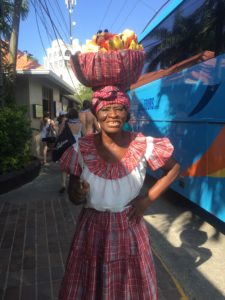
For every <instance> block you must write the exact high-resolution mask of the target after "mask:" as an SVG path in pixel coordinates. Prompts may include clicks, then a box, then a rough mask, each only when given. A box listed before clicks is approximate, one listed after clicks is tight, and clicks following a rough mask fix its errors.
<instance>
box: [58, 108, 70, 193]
mask: <svg viewBox="0 0 225 300" xmlns="http://www.w3.org/2000/svg"><path fill="white" fill-rule="evenodd" d="M66 120H67V113H66V112H64V111H61V112H60V113H59V116H58V118H57V121H58V136H59V135H60V133H61V132H62V130H63V128H64V126H65V122H66ZM67 175H68V174H67V173H66V172H63V171H61V188H60V190H59V193H60V194H62V193H64V192H65V190H66V179H67Z"/></svg>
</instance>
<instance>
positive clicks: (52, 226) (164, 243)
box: [0, 163, 225, 300]
mask: <svg viewBox="0 0 225 300" xmlns="http://www.w3.org/2000/svg"><path fill="white" fill-rule="evenodd" d="M59 181H60V173H59V170H58V165H57V164H55V163H51V164H50V165H49V166H46V167H42V169H41V173H40V175H39V177H37V178H36V179H35V180H34V181H32V182H30V183H28V184H26V185H24V186H23V187H21V188H19V189H16V190H14V191H11V192H9V193H6V194H2V195H0V299H2V300H17V299H18V300H47V299H51V300H56V299H57V295H58V288H59V284H60V282H61V279H62V276H63V270H64V264H65V260H66V257H67V254H68V249H69V246H70V242H71V240H72V236H73V232H74V227H75V224H76V219H77V216H78V213H79V208H78V207H76V206H74V205H73V204H72V203H70V202H69V200H68V198H67V195H66V194H63V195H61V194H59V193H58V190H59V188H60V186H59ZM190 216H191V215H190V212H189V211H187V210H186V209H181V208H180V207H177V206H176V205H175V204H174V206H173V207H172V210H171V208H170V207H169V206H168V203H167V202H166V201H165V199H164V198H163V197H162V199H159V200H158V201H157V203H154V204H153V205H152V207H151V210H149V212H147V213H146V216H145V219H146V222H147V225H148V227H149V231H150V234H151V237H150V238H151V240H152V246H153V250H154V257H155V263H156V271H157V277H158V286H159V299H160V300H178V299H182V300H185V299H188V298H187V296H186V294H188V295H189V299H193V300H194V299H196V300H203V299H204V300H208V299H209V300H210V299H213V300H220V299H221V300H222V299H225V297H224V295H223V291H222V289H223V281H224V276H223V274H224V270H225V268H223V267H224V263H225V262H222V260H221V258H222V257H223V260H224V249H225V248H224V247H223V246H224V240H225V239H224V236H223V235H221V234H220V233H219V232H217V236H215V235H214V243H213V241H211V244H209V245H208V248H207V249H208V250H206V249H205V247H202V245H203V244H204V243H206V240H205V239H207V236H206V232H208V231H207V230H206V227H204V226H206V225H204V224H202V223H201V226H202V227H201V230H200V223H199V221H198V220H194V218H193V217H192V218H191V217H190ZM190 219H191V221H190ZM189 221H190V222H191V224H192V227H190V226H189V227H188V226H187V224H190V223H189ZM197 225H198V227H197ZM181 228H182V230H181ZM184 229H185V230H184ZM203 229H205V230H203ZM188 230H189V232H188ZM194 230H195V233H194V234H193V232H194ZM190 231H191V232H190ZM203 231H204V232H203ZM181 232H182V234H183V235H181ZM196 232H197V234H196ZM214 233H215V232H214ZM185 234H186V235H185ZM178 235H179V237H180V239H179V242H180V241H183V243H181V244H179V242H178ZM191 239H192V240H191ZM216 239H217V240H216ZM187 242H188V243H189V244H188V243H187ZM192 242H193V243H192ZM212 243H213V244H212ZM190 245H191V246H190ZM210 247H211V248H210ZM209 248H210V249H209ZM210 261H211V262H212V263H211V264H210V263H209V262H210ZM206 263H208V264H206ZM205 264H206V269H207V268H208V272H209V273H210V275H209V276H208V278H207V275H206V274H207V272H206V270H205V269H204V268H203V266H204V265H205ZM201 268H202V273H201V272H200V271H201ZM213 272H214V273H213ZM211 275H212V277H217V278H215V282H218V285H216V284H214V283H213V280H211V279H210V276H211ZM192 279H193V280H192ZM199 291H202V292H199ZM199 295H200V296H199ZM201 295H202V296H201ZM205 295H209V296H208V297H205ZM118 300H123V299H118Z"/></svg>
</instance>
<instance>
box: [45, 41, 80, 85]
mask: <svg viewBox="0 0 225 300" xmlns="http://www.w3.org/2000/svg"><path fill="white" fill-rule="evenodd" d="M80 50H81V45H80V43H79V40H78V39H73V40H72V44H71V45H68V44H65V43H64V42H63V41H62V40H60V39H57V40H54V41H52V44H51V48H48V49H47V56H45V57H44V68H45V69H47V70H51V71H52V72H54V73H55V74H57V75H58V76H59V77H60V78H61V79H63V80H64V81H65V82H66V83H67V84H68V85H70V86H71V87H72V88H73V89H75V90H76V89H77V88H79V85H80V82H79V81H78V80H77V78H76V77H75V75H74V73H73V70H72V68H71V65H70V56H71V54H74V53H75V52H77V51H80Z"/></svg>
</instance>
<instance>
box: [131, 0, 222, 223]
mask: <svg viewBox="0 0 225 300" xmlns="http://www.w3.org/2000/svg"><path fill="white" fill-rule="evenodd" d="M139 42H140V43H141V44H142V45H143V47H144V49H145V52H146V59H145V64H144V67H143V71H142V75H141V76H140V78H139V80H138V82H137V83H135V84H133V85H132V86H131V89H130V91H129V95H130V98H131V124H132V125H133V127H134V130H138V131H142V132H143V133H144V134H145V135H151V136H154V137H162V136H168V137H169V138H170V140H171V141H172V143H173V144H174V146H175V153H174V154H175V157H176V158H177V160H178V161H179V162H180V164H181V170H182V171H181V176H180V178H179V179H178V180H176V182H175V183H174V184H173V185H172V188H173V189H174V190H175V191H176V192H178V193H179V194H181V195H182V196H184V197H185V198H187V199H188V200H190V201H192V202H193V203H195V204H196V205H198V206H200V207H201V208H203V209H204V210H206V211H207V212H209V213H210V214H211V215H213V216H215V217H216V218H217V219H219V220H221V221H222V222H225V0H183V1H182V0H171V1H167V4H166V5H164V7H163V8H162V9H161V10H160V11H159V12H158V13H157V14H156V15H155V16H154V18H152V19H151V20H150V22H149V24H148V25H147V26H146V28H145V29H144V30H143V32H142V33H141V34H140V36H139ZM158 175H159V174H157V173H156V176H158Z"/></svg>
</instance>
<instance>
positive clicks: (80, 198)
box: [68, 175, 90, 205]
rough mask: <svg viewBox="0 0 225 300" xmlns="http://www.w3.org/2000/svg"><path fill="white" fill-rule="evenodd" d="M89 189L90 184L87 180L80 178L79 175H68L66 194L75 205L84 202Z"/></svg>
mask: <svg viewBox="0 0 225 300" xmlns="http://www.w3.org/2000/svg"><path fill="white" fill-rule="evenodd" d="M89 190H90V185H89V183H88V182H87V181H85V180H81V179H80V177H78V176H74V175H70V179H69V186H68V195H69V199H70V201H72V202H73V203H74V204H75V205H80V204H84V203H85V202H86V196H87V194H88V192H89Z"/></svg>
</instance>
